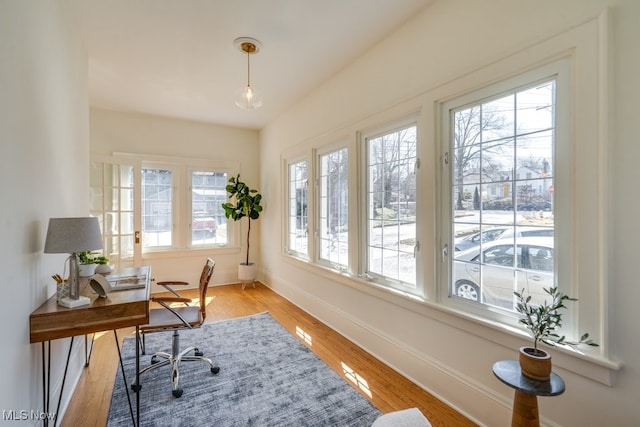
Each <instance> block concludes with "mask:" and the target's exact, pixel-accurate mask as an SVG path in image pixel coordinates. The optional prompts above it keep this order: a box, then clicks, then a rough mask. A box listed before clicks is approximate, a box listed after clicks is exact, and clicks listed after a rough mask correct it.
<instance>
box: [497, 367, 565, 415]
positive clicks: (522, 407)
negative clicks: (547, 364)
mask: <svg viewBox="0 0 640 427" xmlns="http://www.w3.org/2000/svg"><path fill="white" fill-rule="evenodd" d="M493 373H494V375H495V376H496V377H497V378H498V379H499V380H500V381H502V382H503V383H505V384H506V385H508V386H509V387H511V388H513V389H515V395H514V398H513V414H512V417H511V426H512V427H516V426H526V427H529V426H531V427H539V426H540V417H539V415H538V396H557V395H559V394H562V393H564V381H563V380H562V378H560V376H559V375H556V374H554V373H553V372H552V373H551V378H550V379H549V381H536V380H532V379H531V378H527V377H525V376H524V375H522V371H520V363H519V362H518V361H517V360H501V361H499V362H496V363H494V364H493Z"/></svg>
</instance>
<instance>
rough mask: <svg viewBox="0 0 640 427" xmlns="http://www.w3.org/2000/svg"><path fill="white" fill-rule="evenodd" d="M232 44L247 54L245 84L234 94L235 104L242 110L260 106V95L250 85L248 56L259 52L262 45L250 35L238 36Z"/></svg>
mask: <svg viewBox="0 0 640 427" xmlns="http://www.w3.org/2000/svg"><path fill="white" fill-rule="evenodd" d="M233 44H234V45H235V46H236V47H237V48H238V49H240V51H242V52H244V53H246V54H247V85H246V86H245V87H243V88H242V89H241V90H240V91H239V92H238V93H237V95H236V98H235V101H236V105H237V106H238V107H240V108H242V109H244V110H255V109H256V108H259V107H260V106H262V96H261V95H260V93H258V92H257V91H256V89H255V88H254V87H253V86H251V65H250V62H249V61H250V59H249V57H250V56H251V55H254V54H256V53H258V52H260V48H261V47H262V45H261V44H260V42H259V41H258V40H256V39H252V38H250V37H239V38H237V39H235V40H234V41H233Z"/></svg>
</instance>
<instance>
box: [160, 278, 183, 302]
mask: <svg viewBox="0 0 640 427" xmlns="http://www.w3.org/2000/svg"><path fill="white" fill-rule="evenodd" d="M157 283H158V285H160V286H162V287H163V288H165V289H166V290H167V291H169V292H171V293H172V294H174V295H175V296H177V297H178V298H180V294H179V293H178V292H176V291H175V290H173V288H171V286H187V285H189V282H182V281H179V280H175V281H167V280H163V281H162V282H157Z"/></svg>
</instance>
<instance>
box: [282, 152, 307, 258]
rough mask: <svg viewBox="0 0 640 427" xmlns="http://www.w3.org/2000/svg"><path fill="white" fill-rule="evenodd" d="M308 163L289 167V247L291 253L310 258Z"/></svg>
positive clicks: (294, 164)
mask: <svg viewBox="0 0 640 427" xmlns="http://www.w3.org/2000/svg"><path fill="white" fill-rule="evenodd" d="M307 169H308V168H307V161H306V160H302V161H299V162H295V163H290V164H289V166H288V180H287V182H288V194H289V196H288V200H289V203H288V211H289V213H288V218H289V220H288V233H287V236H288V237H287V246H288V251H289V252H290V253H293V254H296V255H298V256H303V257H305V258H308V256H309V224H308V192H309V186H308V184H309V182H308V170H307Z"/></svg>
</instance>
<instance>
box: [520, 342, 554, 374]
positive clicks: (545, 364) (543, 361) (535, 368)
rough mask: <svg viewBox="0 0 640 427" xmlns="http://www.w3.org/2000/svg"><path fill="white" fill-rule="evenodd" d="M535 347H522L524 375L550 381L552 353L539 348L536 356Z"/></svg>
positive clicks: (521, 360) (521, 366)
mask: <svg viewBox="0 0 640 427" xmlns="http://www.w3.org/2000/svg"><path fill="white" fill-rule="evenodd" d="M534 351H535V350H534V349H533V347H520V357H519V359H518V360H519V362H520V369H521V370H522V375H524V376H525V377H528V378H531V379H533V380H536V381H549V378H551V355H550V354H549V353H547V352H546V351H543V350H538V355H535V356H534Z"/></svg>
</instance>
